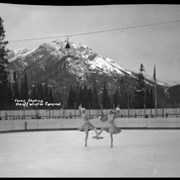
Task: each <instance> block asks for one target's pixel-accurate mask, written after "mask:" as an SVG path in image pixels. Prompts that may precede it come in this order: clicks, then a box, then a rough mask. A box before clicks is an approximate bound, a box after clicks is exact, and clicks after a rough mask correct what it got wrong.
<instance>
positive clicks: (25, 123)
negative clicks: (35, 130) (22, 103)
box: [24, 121, 27, 130]
mask: <svg viewBox="0 0 180 180" xmlns="http://www.w3.org/2000/svg"><path fill="white" fill-rule="evenodd" d="M24 126H25V130H27V121H25V124H24Z"/></svg>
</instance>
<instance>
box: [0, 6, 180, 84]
mask: <svg viewBox="0 0 180 180" xmlns="http://www.w3.org/2000/svg"><path fill="white" fill-rule="evenodd" d="M0 17H1V18H2V19H3V20H4V23H3V24H4V28H5V30H6V33H5V35H6V38H5V39H6V40H8V41H9V44H8V45H7V48H9V49H18V48H22V47H26V48H30V49H34V48H38V47H39V45H40V44H42V43H48V42H51V41H53V40H55V39H60V40H65V39H66V37H68V36H69V35H73V34H81V33H89V32H94V31H104V30H110V29H116V28H124V29H122V30H118V31H108V32H101V33H94V34H87V35H82V36H72V37H71V36H69V40H70V41H72V42H74V43H77V44H79V43H81V44H84V45H87V46H88V47H89V48H91V49H92V50H93V51H94V52H96V53H98V54H101V55H103V56H105V57H109V58H111V59H113V60H114V61H115V62H117V63H118V64H120V65H122V66H124V67H125V68H127V69H129V70H131V71H135V72H139V68H140V64H141V63H142V64H143V65H144V68H145V72H144V73H145V74H147V75H148V76H150V77H153V71H154V66H156V76H157V79H158V80H160V81H162V82H166V83H173V82H178V83H180V70H179V69H180V5H174V4H127V5H119V4H109V5H91V6H86V5H85V6H49V5H46V6H42V5H22V4H6V3H5V4H3V3H0ZM176 20H179V21H176ZM167 21H176V22H172V23H165V24H159V25H154V26H145V27H137V28H131V29H126V27H134V26H139V25H145V24H153V23H161V22H167ZM61 36H64V37H61ZM47 37H61V38H52V39H42V40H33V41H14V42H13V40H22V39H33V38H47Z"/></svg>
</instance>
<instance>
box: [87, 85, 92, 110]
mask: <svg viewBox="0 0 180 180" xmlns="http://www.w3.org/2000/svg"><path fill="white" fill-rule="evenodd" d="M92 97H93V94H92V90H91V88H89V89H88V97H87V101H88V108H89V109H92V107H93V101H92V100H93V98H92Z"/></svg>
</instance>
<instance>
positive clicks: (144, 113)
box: [0, 108, 180, 120]
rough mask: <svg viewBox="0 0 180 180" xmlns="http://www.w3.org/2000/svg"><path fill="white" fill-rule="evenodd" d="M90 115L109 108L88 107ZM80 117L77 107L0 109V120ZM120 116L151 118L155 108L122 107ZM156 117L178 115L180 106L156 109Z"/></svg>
mask: <svg viewBox="0 0 180 180" xmlns="http://www.w3.org/2000/svg"><path fill="white" fill-rule="evenodd" d="M87 111H88V112H89V114H90V115H93V116H101V115H102V113H103V115H106V114H107V113H108V111H109V109H103V110H101V109H97V110H94V109H88V110H87ZM78 117H80V112H79V110H78V109H59V110H58V109H49V110H44V109H36V110H26V109H24V110H2V111H0V120H6V119H50V118H51V119H52V118H55V119H56V118H58V119H72V118H73V119H74V118H75V119H76V118H78ZM120 117H122V118H153V117H156V111H155V109H122V110H121V113H120ZM157 117H163V118H165V117H166V118H167V117H180V108H164V109H157Z"/></svg>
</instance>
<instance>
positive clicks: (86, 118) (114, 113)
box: [78, 105, 121, 148]
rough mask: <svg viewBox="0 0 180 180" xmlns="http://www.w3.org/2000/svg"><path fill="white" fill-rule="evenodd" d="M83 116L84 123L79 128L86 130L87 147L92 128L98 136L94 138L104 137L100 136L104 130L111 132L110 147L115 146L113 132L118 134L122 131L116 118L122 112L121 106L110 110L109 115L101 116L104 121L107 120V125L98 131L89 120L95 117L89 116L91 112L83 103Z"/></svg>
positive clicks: (81, 108)
mask: <svg viewBox="0 0 180 180" xmlns="http://www.w3.org/2000/svg"><path fill="white" fill-rule="evenodd" d="M79 110H80V114H81V117H82V118H83V120H84V124H83V125H82V126H80V127H79V128H78V130H79V131H82V132H85V134H86V136H85V147H87V140H88V135H89V131H90V130H94V131H95V133H96V136H94V137H93V138H94V139H102V138H103V137H101V136H100V134H101V133H102V132H103V131H106V132H108V133H109V134H110V139H111V145H110V147H111V148H112V147H113V134H118V133H120V132H121V130H120V128H119V127H117V126H115V124H114V120H115V118H117V117H118V115H119V114H120V108H119V106H117V108H116V109H115V110H110V111H109V113H108V116H107V117H99V119H100V120H101V121H103V122H106V125H105V126H104V127H102V128H101V129H100V131H99V132H98V131H97V129H96V127H95V126H94V125H93V124H91V123H90V122H89V120H91V119H94V117H92V116H89V114H88V113H87V112H86V109H85V108H83V107H82V106H81V105H80V106H79Z"/></svg>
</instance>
